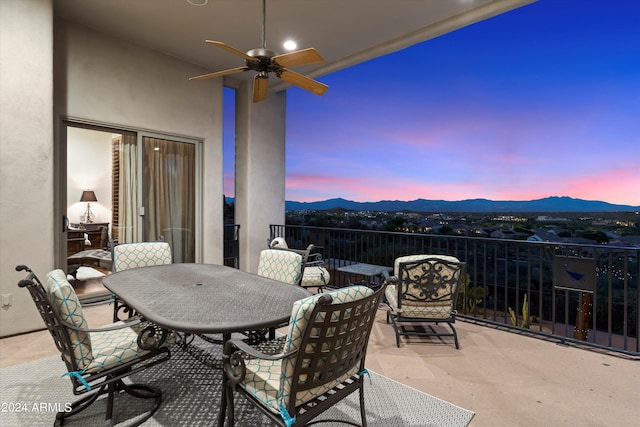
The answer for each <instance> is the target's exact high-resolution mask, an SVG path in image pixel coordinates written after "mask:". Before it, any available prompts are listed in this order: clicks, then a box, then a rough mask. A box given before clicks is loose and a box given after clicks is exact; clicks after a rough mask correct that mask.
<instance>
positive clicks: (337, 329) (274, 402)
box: [223, 285, 384, 427]
mask: <svg viewBox="0 0 640 427" xmlns="http://www.w3.org/2000/svg"><path fill="white" fill-rule="evenodd" d="M383 292H384V287H382V288H380V289H379V290H378V291H375V292H374V291H373V290H372V289H371V288H368V287H366V286H359V285H358V286H350V287H347V288H341V289H337V290H334V291H330V292H325V293H322V294H316V295H312V296H310V297H307V298H304V299H302V300H300V301H297V302H296V303H295V304H294V306H293V309H292V311H291V322H290V324H289V330H288V332H287V335H286V339H285V343H284V347H283V348H282V350H281V352H280V353H279V354H276V355H267V354H264V353H261V352H260V351H258V350H256V349H255V348H253V347H251V346H249V345H248V344H246V343H245V342H243V341H242V340H239V339H232V340H229V341H228V342H227V343H226V345H225V348H224V356H223V363H224V380H223V382H224V385H225V389H224V392H225V394H226V411H227V412H226V415H227V424H226V425H227V426H233V423H234V396H233V395H234V391H237V392H239V393H241V394H242V395H244V396H245V397H246V398H247V399H248V401H249V402H251V403H252V404H254V405H255V406H257V407H258V409H260V410H261V411H262V412H263V413H264V414H266V415H267V416H268V417H269V418H271V420H273V421H274V422H275V423H276V424H278V425H281V426H287V427H289V426H294V425H295V426H298V425H305V424H306V423H307V422H308V421H310V420H311V419H313V418H315V417H316V416H318V415H319V414H320V413H322V412H324V411H325V410H327V409H328V408H330V407H331V406H333V405H334V404H335V403H337V402H338V401H340V400H342V399H343V398H344V397H346V396H348V395H349V394H351V393H352V392H354V391H356V390H358V391H359V393H360V403H361V404H360V413H361V417H362V422H363V425H366V417H365V409H364V394H363V393H364V390H363V375H364V374H365V373H366V369H365V355H366V350H367V344H368V341H369V335H370V333H371V327H372V326H373V322H374V320H375V314H376V310H377V308H378V305H379V303H380V299H381V298H382V295H383Z"/></svg>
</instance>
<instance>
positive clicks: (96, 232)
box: [68, 222, 109, 255]
mask: <svg viewBox="0 0 640 427" xmlns="http://www.w3.org/2000/svg"><path fill="white" fill-rule="evenodd" d="M70 226H71V227H72V228H70V229H69V231H68V232H69V233H71V232H72V231H73V232H74V233H75V232H82V233H84V234H86V235H87V239H89V241H90V242H91V249H104V248H105V247H107V246H108V243H109V238H108V234H107V239H106V241H105V244H104V245H103V244H102V227H106V228H107V233H108V232H109V223H108V222H86V223H72V224H70ZM84 249H89V248H85V247H84V246H83V248H82V249H80V250H84ZM76 252H78V251H76ZM74 253H75V252H74ZM71 254H72V252H69V253H68V255H71Z"/></svg>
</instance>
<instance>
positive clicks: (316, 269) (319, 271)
mask: <svg viewBox="0 0 640 427" xmlns="http://www.w3.org/2000/svg"><path fill="white" fill-rule="evenodd" d="M330 278H331V275H330V274H329V270H327V269H326V268H324V267H322V266H320V265H316V266H306V267H305V268H304V273H303V274H302V283H301V285H302V286H304V287H305V288H306V287H316V286H326V285H327V283H329V280H330Z"/></svg>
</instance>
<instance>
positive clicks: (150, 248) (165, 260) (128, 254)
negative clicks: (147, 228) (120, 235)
mask: <svg viewBox="0 0 640 427" xmlns="http://www.w3.org/2000/svg"><path fill="white" fill-rule="evenodd" d="M171 260H172V259H171V247H170V246H169V243H167V242H141V243H124V244H121V245H118V246H115V247H114V248H113V270H114V271H122V270H129V269H132V268H139V267H148V266H152V265H165V264H171V262H172V261H171Z"/></svg>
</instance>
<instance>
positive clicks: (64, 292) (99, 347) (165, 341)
mask: <svg viewBox="0 0 640 427" xmlns="http://www.w3.org/2000/svg"><path fill="white" fill-rule="evenodd" d="M16 270H18V271H27V272H28V276H27V278H26V279H24V280H21V281H20V282H19V283H18V285H19V286H20V287H22V288H27V290H29V292H30V294H31V297H32V299H33V301H34V303H35V304H36V307H37V308H38V312H39V313H40V315H41V316H42V319H43V320H44V323H45V325H46V327H47V329H48V330H49V332H50V333H51V336H52V337H53V340H54V342H55V344H56V347H57V348H58V350H59V351H60V353H61V354H62V360H63V361H64V362H65V364H66V366H67V371H68V372H67V374H66V376H69V377H70V379H71V382H72V385H73V393H74V394H76V395H81V394H84V395H85V396H83V397H82V398H80V399H79V400H77V401H76V402H74V403H73V404H72V405H71V410H70V411H69V412H60V413H58V414H57V416H56V425H58V424H62V422H63V421H64V419H65V418H67V417H70V416H73V415H75V414H77V413H79V412H81V411H83V410H84V409H86V408H87V407H89V406H90V405H91V404H92V403H93V402H95V401H96V400H97V399H98V398H99V397H100V396H102V395H105V394H106V395H107V399H108V404H107V413H106V420H107V421H111V418H112V415H113V412H112V410H113V396H114V395H115V394H116V393H119V392H120V391H124V392H126V393H128V394H130V395H132V396H135V397H139V398H145V399H153V401H154V406H153V407H152V409H151V411H149V412H147V413H146V414H144V415H143V416H142V421H144V420H145V419H148V418H149V417H151V416H152V415H153V413H154V412H155V410H156V409H157V408H158V407H159V406H160V403H161V401H162V394H161V392H160V390H157V389H155V388H153V387H150V386H147V385H142V384H125V383H124V382H123V379H124V378H125V377H127V376H129V375H131V374H132V373H136V372H139V371H141V370H143V369H146V368H148V367H151V366H153V365H155V364H157V363H160V362H163V361H165V360H168V359H169V358H170V356H171V353H170V351H169V348H168V346H169V345H171V344H172V343H173V342H174V341H175V336H174V334H173V333H171V332H169V331H166V330H163V329H161V328H159V327H157V326H156V325H154V324H152V323H150V322H143V321H141V320H140V319H137V318H133V319H129V320H127V321H126V322H117V323H113V324H110V325H107V326H104V327H102V328H97V329H90V328H88V325H87V321H86V319H85V317H84V314H83V310H82V306H81V305H80V301H79V300H78V297H77V295H76V293H75V291H74V289H73V287H72V286H71V285H70V284H69V282H68V281H67V278H66V274H65V273H64V272H63V271H62V270H54V271H52V272H50V273H49V274H47V280H46V288H45V286H43V284H42V283H41V282H40V280H39V279H38V278H37V277H36V275H35V274H34V273H33V272H32V271H31V270H30V269H29V268H28V267H26V266H23V265H21V266H18V267H16Z"/></svg>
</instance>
